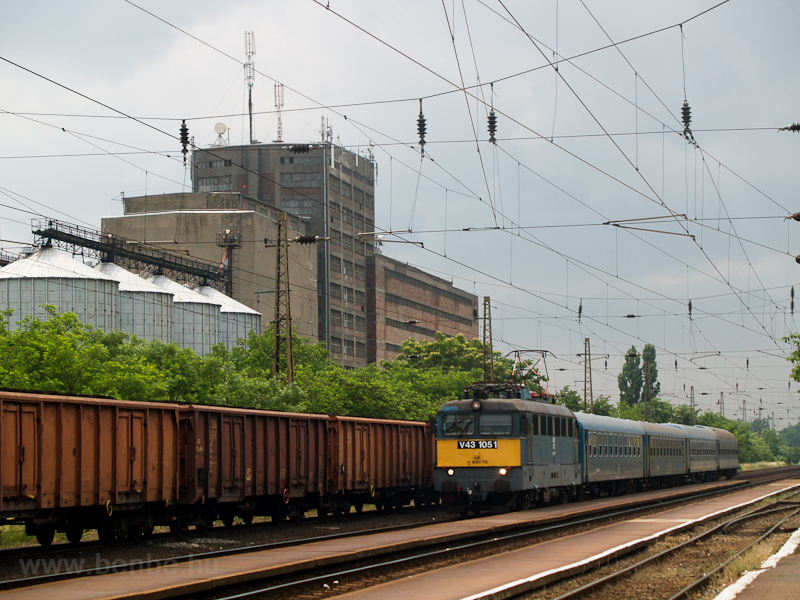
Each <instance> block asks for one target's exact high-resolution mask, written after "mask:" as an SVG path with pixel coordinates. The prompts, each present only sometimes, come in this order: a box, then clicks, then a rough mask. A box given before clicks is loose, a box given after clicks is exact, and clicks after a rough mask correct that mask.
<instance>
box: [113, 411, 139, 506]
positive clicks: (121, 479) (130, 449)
mask: <svg viewBox="0 0 800 600" xmlns="http://www.w3.org/2000/svg"><path fill="white" fill-rule="evenodd" d="M144 419H145V415H144V411H141V410H128V409H124V408H120V409H117V432H116V445H117V460H116V466H117V493H118V494H131V493H136V494H141V493H142V488H143V486H144V479H145V474H144V462H145V461H144V458H145V456H144V453H145V450H146V449H147V444H146V443H145V426H144ZM119 500H121V499H119V498H118V501H119Z"/></svg>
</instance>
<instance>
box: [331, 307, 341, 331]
mask: <svg viewBox="0 0 800 600" xmlns="http://www.w3.org/2000/svg"><path fill="white" fill-rule="evenodd" d="M331 325H332V326H334V327H341V326H342V311H339V310H332V311H331Z"/></svg>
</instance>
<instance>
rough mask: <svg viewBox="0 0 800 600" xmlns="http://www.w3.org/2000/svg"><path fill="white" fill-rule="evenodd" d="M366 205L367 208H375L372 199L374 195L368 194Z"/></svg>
mask: <svg viewBox="0 0 800 600" xmlns="http://www.w3.org/2000/svg"><path fill="white" fill-rule="evenodd" d="M364 204H366V206H367V208H373V207H374V206H375V202H374V201H373V199H372V194H367V197H366V202H365V203H364Z"/></svg>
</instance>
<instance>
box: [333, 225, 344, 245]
mask: <svg viewBox="0 0 800 600" xmlns="http://www.w3.org/2000/svg"><path fill="white" fill-rule="evenodd" d="M331 244H333V245H334V246H341V245H342V232H341V231H337V230H336V229H333V228H332V227H331Z"/></svg>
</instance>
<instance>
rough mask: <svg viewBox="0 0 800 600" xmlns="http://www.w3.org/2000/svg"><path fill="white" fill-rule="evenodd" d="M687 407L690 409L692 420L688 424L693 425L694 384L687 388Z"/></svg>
mask: <svg viewBox="0 0 800 600" xmlns="http://www.w3.org/2000/svg"><path fill="white" fill-rule="evenodd" d="M689 408H691V409H692V416H691V420H692V422H691V423H689V424H690V425H694V386H692V387H691V388H689Z"/></svg>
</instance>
